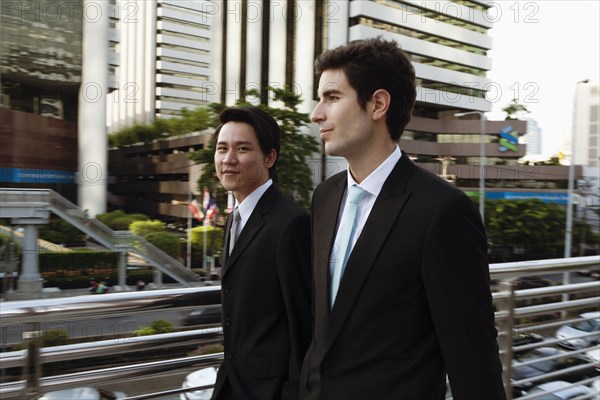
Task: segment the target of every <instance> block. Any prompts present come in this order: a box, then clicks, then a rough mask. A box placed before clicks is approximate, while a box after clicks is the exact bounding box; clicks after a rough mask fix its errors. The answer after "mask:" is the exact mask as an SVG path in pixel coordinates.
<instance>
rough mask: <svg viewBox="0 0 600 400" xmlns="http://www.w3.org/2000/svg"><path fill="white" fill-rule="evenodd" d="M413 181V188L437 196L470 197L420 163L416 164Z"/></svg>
mask: <svg viewBox="0 0 600 400" xmlns="http://www.w3.org/2000/svg"><path fill="white" fill-rule="evenodd" d="M411 181H412V184H411V186H412V188H413V190H415V191H423V192H426V193H428V194H432V195H435V196H436V197H437V198H445V199H448V200H453V201H460V199H463V198H464V199H469V198H468V197H467V195H466V194H465V193H464V192H463V191H462V190H460V189H458V188H457V187H455V186H453V185H451V184H450V183H448V182H447V181H445V180H444V179H442V178H440V177H439V176H437V175H436V174H434V173H433V172H430V171H428V170H426V169H424V168H422V167H419V166H418V165H415V168H414V170H413V172H412V177H411Z"/></svg>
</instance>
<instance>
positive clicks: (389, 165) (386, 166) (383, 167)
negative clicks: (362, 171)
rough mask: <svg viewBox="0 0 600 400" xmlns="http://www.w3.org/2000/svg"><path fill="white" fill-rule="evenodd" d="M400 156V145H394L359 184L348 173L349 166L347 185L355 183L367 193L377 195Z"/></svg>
mask: <svg viewBox="0 0 600 400" xmlns="http://www.w3.org/2000/svg"><path fill="white" fill-rule="evenodd" d="M400 157H402V152H401V151H400V147H399V146H396V148H395V149H394V151H392V154H390V155H389V157H388V158H386V159H385V161H384V162H382V163H381V164H379V167H377V168H376V169H375V170H374V171H373V172H371V173H370V174H369V176H367V177H366V178H365V180H363V181H362V182H361V183H360V184H358V183H356V181H355V180H354V178H353V177H352V174H351V173H350V168H348V170H347V173H348V187H350V186H352V185H357V186H360V187H361V188H362V189H364V190H366V191H367V192H369V194H371V195H373V196H375V197H377V196H379V192H381V188H382V187H383V184H384V182H385V181H386V179H387V178H388V176H389V175H390V173H391V172H392V170H393V169H394V166H395V165H396V164H397V163H398V160H400Z"/></svg>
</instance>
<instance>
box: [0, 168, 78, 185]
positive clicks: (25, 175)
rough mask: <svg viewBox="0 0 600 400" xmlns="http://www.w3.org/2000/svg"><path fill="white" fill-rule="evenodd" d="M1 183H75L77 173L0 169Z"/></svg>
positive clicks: (49, 170) (32, 169)
mask: <svg viewBox="0 0 600 400" xmlns="http://www.w3.org/2000/svg"><path fill="white" fill-rule="evenodd" d="M0 182H19V183H75V172H72V171H59V170H52V169H35V168H0Z"/></svg>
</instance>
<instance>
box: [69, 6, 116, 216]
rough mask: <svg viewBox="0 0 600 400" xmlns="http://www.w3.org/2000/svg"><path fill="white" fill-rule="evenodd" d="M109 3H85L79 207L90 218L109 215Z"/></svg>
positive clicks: (80, 109) (80, 108)
mask: <svg viewBox="0 0 600 400" xmlns="http://www.w3.org/2000/svg"><path fill="white" fill-rule="evenodd" d="M109 6H110V4H109V2H108V1H92V0H83V11H84V12H83V42H82V66H81V89H80V93H79V115H78V128H77V130H78V139H79V140H78V141H79V168H78V169H79V174H78V182H77V183H78V187H77V189H78V205H79V207H81V209H82V210H88V212H89V215H90V217H95V216H96V215H97V214H102V213H105V212H106V201H107V194H106V186H107V184H108V143H107V142H108V137H107V129H106V108H107V105H106V96H107V92H108V30H109V18H110V17H109Z"/></svg>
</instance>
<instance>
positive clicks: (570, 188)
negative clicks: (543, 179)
mask: <svg viewBox="0 0 600 400" xmlns="http://www.w3.org/2000/svg"><path fill="white" fill-rule="evenodd" d="M588 82H589V79H584V80H582V81H579V82H577V86H576V89H575V98H577V89H578V88H579V84H580V83H588ZM576 122H577V116H576V115H575V99H573V124H572V126H571V162H570V163H569V186H568V189H567V193H568V194H567V221H566V226H565V253H564V255H565V258H570V257H571V238H572V236H573V189H574V186H575V185H574V181H575V136H576V135H575V123H576ZM565 275H568V273H567V272H565ZM567 283H568V280H567Z"/></svg>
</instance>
